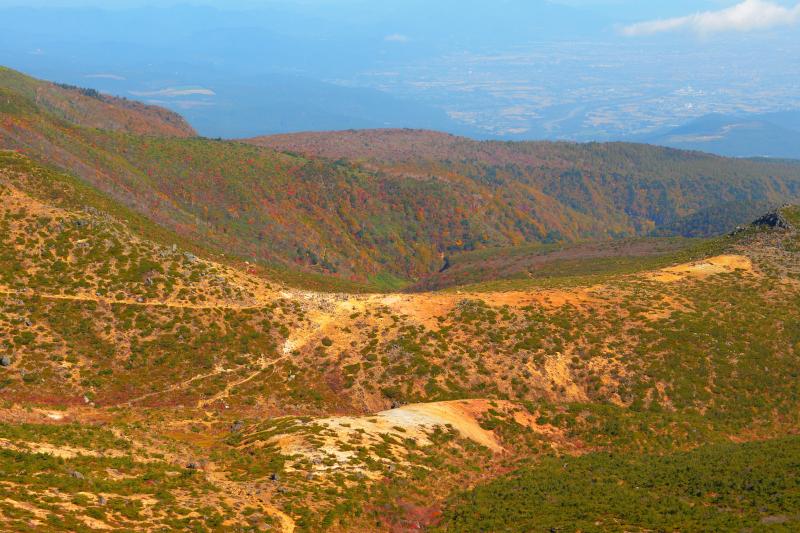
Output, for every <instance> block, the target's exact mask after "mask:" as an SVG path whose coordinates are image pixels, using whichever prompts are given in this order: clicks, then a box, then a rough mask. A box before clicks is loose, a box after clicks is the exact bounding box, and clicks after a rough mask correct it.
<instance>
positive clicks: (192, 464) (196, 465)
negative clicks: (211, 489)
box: [186, 461, 200, 470]
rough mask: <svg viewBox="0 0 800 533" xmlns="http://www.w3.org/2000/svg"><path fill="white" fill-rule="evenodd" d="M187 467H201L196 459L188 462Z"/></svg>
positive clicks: (194, 468)
mask: <svg viewBox="0 0 800 533" xmlns="http://www.w3.org/2000/svg"><path fill="white" fill-rule="evenodd" d="M186 468H188V469H189V470H197V469H199V468H200V464H199V463H197V462H195V461H189V462H188V463H186Z"/></svg>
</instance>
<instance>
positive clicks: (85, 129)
mask: <svg viewBox="0 0 800 533" xmlns="http://www.w3.org/2000/svg"><path fill="white" fill-rule="evenodd" d="M0 88H1V89H2V91H3V95H4V97H3V98H2V99H0V145H2V146H3V147H5V148H10V149H16V150H20V151H23V152H24V153H26V154H27V155H29V156H30V157H32V158H34V159H36V160H38V161H41V162H46V163H50V164H53V165H56V166H58V167H61V168H65V169H68V170H70V171H71V172H73V173H75V174H76V175H78V176H80V177H81V178H82V179H83V180H85V181H86V182H87V183H89V184H91V185H93V186H96V187H97V188H98V189H99V190H101V191H103V192H104V193H106V194H109V195H111V196H112V197H113V198H115V199H116V200H119V201H121V202H123V203H124V204H125V205H127V206H128V207H131V208H133V209H135V210H136V211H138V212H139V213H141V214H143V215H145V216H147V217H148V218H150V219H152V220H154V221H156V222H157V223H158V224H160V225H162V226H164V227H165V228H169V229H171V230H174V231H176V232H177V233H178V234H180V235H182V236H183V237H185V238H188V239H191V240H194V241H196V242H203V243H204V244H205V245H207V246H210V247H212V248H214V249H216V250H218V251H224V252H225V253H228V254H233V255H235V256H237V257H239V258H242V259H246V260H249V261H254V262H258V263H263V264H268V265H273V266H278V267H280V268H282V269H289V270H298V269H299V270H303V271H305V272H311V273H316V274H324V275H333V276H336V277H338V278H339V279H344V280H349V281H355V282H359V283H365V282H366V283H368V285H369V286H371V287H399V286H401V285H403V284H404V283H407V282H408V281H411V280H417V279H420V278H423V277H425V276H427V275H428V274H430V273H433V272H436V271H438V270H439V269H440V268H441V267H442V265H443V264H444V261H445V257H446V256H448V255H452V254H456V253H459V252H465V251H466V252H468V251H473V250H481V249H490V248H507V247H511V246H519V245H524V244H541V243H545V244H546V243H559V242H575V241H585V240H609V239H616V238H622V237H630V236H637V235H646V234H648V233H650V232H652V231H656V230H659V229H660V228H667V229H666V231H667V233H674V232H675V230H677V231H679V232H680V233H684V234H690V235H708V234H714V233H721V232H723V231H725V230H727V229H729V226H730V225H731V224H733V223H734V222H736V223H740V222H746V219H745V220H741V221H739V220H738V218H736V219H735V220H732V218H731V217H730V216H726V217H711V218H710V219H708V218H704V219H702V220H700V223H699V224H692V223H691V222H692V221H693V220H694V219H693V218H691V217H692V215H693V214H695V213H697V212H699V211H701V210H708V209H709V208H712V207H713V206H717V205H720V204H724V203H730V202H734V203H743V202H751V201H757V202H760V205H764V206H768V205H772V204H780V203H783V202H785V201H787V200H789V199H791V198H794V197H797V196H798V194H800V166H799V165H792V164H788V163H766V162H742V161H734V160H726V159H723V158H717V157H711V156H706V155H703V154H697V153H688V152H680V151H675V150H667V149H662V148H655V147H648V146H641V145H625V144H610V145H598V144H591V145H573V144H550V143H477V142H474V141H470V140H468V139H462V138H457V137H452V136H449V135H444V134H436V133H430V132H418V131H378V132H344V133H341V134H319V135H317V134H311V135H308V136H306V135H299V136H289V137H278V138H267V139H262V140H258V141H254V143H256V144H264V145H269V146H270V147H263V146H254V145H253V143H250V144H246V143H238V142H229V141H215V140H210V139H201V138H196V137H189V136H190V135H192V131H191V129H190V128H189V127H188V126H187V125H186V124H185V123H184V122H183V121H182V120H181V119H180V118H179V117H177V116H176V115H173V114H172V113H170V112H167V111H164V110H161V109H159V108H153V107H148V106H143V105H140V104H133V103H130V102H128V101H124V100H119V99H113V98H109V97H106V96H103V95H98V94H94V93H92V92H91V91H86V90H80V89H76V88H63V87H58V86H55V85H52V84H49V83H46V82H39V81H37V80H33V79H31V78H27V77H25V76H23V75H21V74H18V73H15V72H13V71H9V70H4V71H2V76H0ZM289 149H291V150H293V151H294V152H302V153H303V155H298V154H297V153H286V151H287V150H289ZM276 150H280V151H276ZM712 212H713V211H712ZM724 213H725V214H727V215H729V214H730V210H725V211H724ZM748 218H750V217H748ZM682 221H689V222H690V224H689V227H684V226H685V224H684V226H681V225H680V223H681V222H682ZM700 224H701V225H700Z"/></svg>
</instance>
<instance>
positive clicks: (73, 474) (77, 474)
mask: <svg viewBox="0 0 800 533" xmlns="http://www.w3.org/2000/svg"><path fill="white" fill-rule="evenodd" d="M69 475H70V476H71V477H74V478H75V479H83V474H81V473H80V472H78V471H77V470H73V471H72V472H70V473H69Z"/></svg>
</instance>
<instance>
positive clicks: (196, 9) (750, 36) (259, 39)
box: [0, 0, 800, 141]
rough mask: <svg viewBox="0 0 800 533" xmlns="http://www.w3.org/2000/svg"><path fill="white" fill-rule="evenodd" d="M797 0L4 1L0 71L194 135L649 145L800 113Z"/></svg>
mask: <svg viewBox="0 0 800 533" xmlns="http://www.w3.org/2000/svg"><path fill="white" fill-rule="evenodd" d="M798 23H800V4H797V3H794V2H788V1H784V2H779V1H767V0H745V1H719V0H706V1H701V2H696V1H694V2H688V1H674V2H647V3H643V2H634V1H626V0H616V1H612V0H594V1H592V0H562V1H559V2H555V1H552V2H547V1H537V2H525V1H522V0H504V1H502V2H495V3H493V4H492V5H486V3H484V2H477V1H468V2H463V1H461V2H455V1H453V0H441V1H439V2H436V3H434V4H430V3H426V2H422V1H421V0H405V1H400V0H395V1H386V2H381V3H380V4H376V3H374V2H367V1H366V0H306V1H302V2H298V1H288V0H267V1H261V2H255V1H247V0H240V1H236V2H224V3H222V2H213V1H202V0H194V1H191V2H185V1H184V2H180V1H174V2H148V1H137V0H131V1H119V2H99V1H92V0H87V1H77V0H72V1H34V2H30V1H26V2H25V3H24V5H21V2H19V1H13V0H11V1H9V0H0V30H2V31H3V35H4V37H3V38H0V63H2V64H4V65H7V66H9V67H11V68H16V69H18V70H21V71H24V72H26V73H29V74H31V75H34V76H38V77H42V78H45V79H50V80H54V81H60V82H66V83H71V84H75V85H80V86H86V87H91V88H94V89H97V90H100V91H103V92H107V93H110V94H115V95H119V96H125V97H128V98H134V99H139V100H142V101H144V102H147V103H152V104H157V105H162V106H165V107H168V108H170V109H173V110H175V111H178V112H180V113H182V114H183V115H185V116H186V117H187V119H188V120H189V121H190V122H191V123H192V124H193V125H194V126H195V127H196V128H197V129H198V131H200V132H201V133H202V134H203V135H206V136H211V137H247V136H253V135H258V134H269V133H282V132H291V131H303V130H325V129H349V128H370V127H420V128H430V129H438V130H444V131H449V132H452V133H458V134H463V135H468V136H472V137H476V138H501V139H569V140H579V141H586V140H600V141H603V140H651V139H657V138H658V137H659V136H662V135H665V134H666V133H668V132H670V131H671V130H673V129H674V128H679V127H682V126H685V125H686V124H687V123H690V122H691V121H693V120H696V119H700V118H702V117H706V116H708V115H714V114H722V115H725V116H751V115H753V116H761V115H763V114H765V113H770V114H774V113H784V112H791V111H794V110H798V109H800V91H798V88H797V82H796V80H797V79H798V75H800V40H798V39H797V32H798Z"/></svg>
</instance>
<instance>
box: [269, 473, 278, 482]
mask: <svg viewBox="0 0 800 533" xmlns="http://www.w3.org/2000/svg"><path fill="white" fill-rule="evenodd" d="M269 479H270V481H279V480H280V479H281V477H280V476H279V475H278V473H277V472H273V473H271V474H270V475H269Z"/></svg>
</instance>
